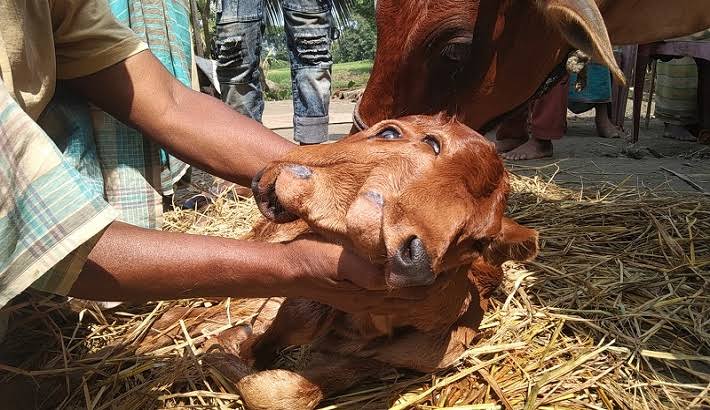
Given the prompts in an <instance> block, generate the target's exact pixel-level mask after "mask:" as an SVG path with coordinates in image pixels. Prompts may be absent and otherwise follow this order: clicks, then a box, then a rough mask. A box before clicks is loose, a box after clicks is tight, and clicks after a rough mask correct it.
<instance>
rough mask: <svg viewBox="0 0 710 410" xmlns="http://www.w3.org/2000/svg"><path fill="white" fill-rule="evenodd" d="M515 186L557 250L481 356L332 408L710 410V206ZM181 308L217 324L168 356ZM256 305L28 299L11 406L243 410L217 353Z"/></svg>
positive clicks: (518, 205) (497, 319) (20, 310)
mask: <svg viewBox="0 0 710 410" xmlns="http://www.w3.org/2000/svg"><path fill="white" fill-rule="evenodd" d="M513 185H514V191H515V193H514V194H513V195H512V197H511V201H510V211H511V215H512V216H513V217H515V218H516V219H517V220H518V221H519V222H521V223H523V224H525V225H527V226H532V227H535V228H536V229H538V230H539V231H540V237H541V247H542V250H541V254H540V256H539V257H538V258H537V259H536V260H535V261H534V262H531V263H529V264H526V265H510V266H508V269H507V280H506V281H505V283H504V285H503V286H502V287H501V288H500V290H499V291H498V293H497V295H496V297H495V299H494V301H493V303H492V308H491V309H490V311H489V312H488V313H487V315H486V317H485V319H484V321H483V324H482V326H481V331H482V332H483V337H482V339H481V340H480V341H479V342H478V344H477V345H475V346H473V347H471V348H470V350H469V351H468V352H467V353H466V354H465V355H464V356H463V357H462V358H461V360H460V362H459V364H458V365H457V366H455V367H453V368H451V369H448V370H445V371H441V372H439V373H436V374H427V375H420V374H413V373H409V372H400V373H398V374H394V373H393V374H392V375H390V376H388V377H386V378H384V379H380V380H370V381H368V382H367V383H365V384H362V385H359V386H357V387H356V388H354V389H352V390H351V391H349V392H347V393H346V394H343V395H341V396H339V397H336V398H332V399H330V400H328V401H327V402H325V403H323V406H324V407H326V408H328V409H340V408H374V409H381V408H388V407H391V408H396V409H405V408H419V409H435V408H449V409H460V410H464V409H494V408H512V409H533V408H541V409H545V408H547V409H551V408H575V409H576V408H579V409H582V408H589V409H612V408H614V409H616V408H618V409H661V408H683V409H690V408H708V407H710V334H708V330H709V329H710V326H708V324H709V323H708V322H710V301H709V299H710V292H708V290H709V284H710V197H707V196H689V195H684V196H677V195H675V196H673V195H670V194H669V195H665V194H659V193H654V192H639V191H638V190H636V189H634V188H625V187H619V186H604V187H597V188H596V189H595V190H594V191H593V192H592V191H588V192H573V191H568V190H564V189H562V188H559V187H558V186H556V185H554V184H552V183H547V180H546V179H545V178H544V177H537V178H523V177H516V178H514V180H513ZM256 217H258V213H257V211H256V210H255V208H254V206H253V204H252V202H251V201H250V200H247V199H237V200H232V199H228V198H227V197H226V196H223V197H220V198H218V199H217V201H216V202H215V203H214V204H213V205H211V206H209V207H208V208H207V209H206V210H203V211H201V212H194V211H175V212H171V213H169V214H168V215H167V216H166V222H167V226H168V227H169V229H171V230H177V231H187V232H195V233H202V234H209V235H224V236H230V237H239V236H240V235H242V234H243V233H244V232H246V231H248V230H249V228H250V226H251V224H252V223H253V221H254V219H255V218H256ZM175 305H180V306H183V307H188V308H195V307H205V306H208V307H209V306H211V309H208V311H212V312H213V313H215V314H214V315H213V314H209V315H202V316H201V317H198V318H194V317H190V318H188V317H187V316H184V318H183V319H180V318H181V317H183V316H180V315H178V316H176V317H174V318H173V319H170V323H169V325H170V326H169V327H170V329H166V330H165V331H166V333H165V335H167V336H164V337H163V338H162V339H161V340H162V343H157V344H153V345H150V346H149V347H146V344H145V340H144V339H146V337H148V338H149V339H150V338H152V339H151V340H156V339H155V338H159V337H160V335H159V334H157V332H156V331H154V330H150V326H151V324H153V323H154V322H155V321H156V320H158V319H159V318H160V316H161V315H162V313H163V312H166V311H167V310H169V309H171V308H173V307H175ZM257 305H259V303H255V302H254V301H251V302H247V301H239V300H227V301H222V302H210V301H203V300H185V301H180V302H171V303H150V304H146V305H140V306H122V307H119V308H117V309H115V310H114V311H103V312H102V311H100V310H98V309H97V308H96V307H94V306H91V305H85V306H80V305H78V304H76V303H74V304H73V305H72V306H71V309H73V310H70V308H69V307H68V306H67V305H66V304H64V303H62V302H61V301H60V300H58V299H56V298H54V299H47V298H44V299H42V298H41V297H38V296H36V295H35V296H34V297H32V298H29V297H26V298H24V299H23V300H21V301H20V303H19V304H17V305H15V306H14V307H13V308H12V309H13V317H12V318H11V321H10V326H11V330H10V337H9V340H8V341H6V342H5V344H4V345H3V346H2V347H1V348H0V352H2V353H1V354H0V356H1V357H0V358H1V359H2V360H1V361H0V363H3V364H2V365H1V366H0V371H1V373H0V386H4V387H0V393H1V394H2V397H3V400H9V401H10V402H12V398H13V397H15V398H18V397H19V400H20V403H23V401H24V403H25V404H27V405H28V407H29V403H30V402H31V401H33V400H34V401H36V402H38V403H42V402H44V403H45V404H47V403H51V402H52V400H56V401H55V402H54V403H60V404H59V405H56V404H52V405H51V406H52V407H57V408H90V409H150V408H241V402H240V399H239V395H238V393H237V392H236V391H235V389H234V387H233V384H231V383H230V382H229V380H227V379H226V378H225V377H224V376H223V375H222V374H220V373H219V372H218V371H217V370H216V369H215V368H213V367H211V366H210V365H209V360H206V355H209V354H210V353H209V352H205V349H204V348H203V347H204V346H203V342H204V341H205V340H207V339H209V338H210V336H212V335H214V334H216V333H218V332H219V331H221V330H223V329H226V328H229V327H232V326H235V325H237V324H239V323H240V321H241V320H243V319H244V318H245V317H246V318H247V320H248V314H249V312H251V311H254V309H255V306H257ZM187 310H189V309H187ZM187 310H184V311H187ZM75 312H79V313H78V314H77V313H75ZM226 312H228V313H229V315H226V314H223V313H226ZM141 340H143V344H142V345H141V344H140V343H139V342H140V341H141ZM139 346H142V347H139ZM160 346H162V347H160ZM138 347H139V348H138ZM137 348H138V350H136V349H137ZM305 353H306V352H305V349H300V350H299V349H290V350H287V351H285V352H284V353H283V362H284V363H285V364H290V365H293V366H298V362H299V361H300V360H301V359H302V358H303V357H304V356H306V354H305ZM23 381H24V382H23ZM37 386H39V392H38V393H37V392H36V391H37ZM2 389H5V391H2ZM8 390H9V391H8ZM67 391H68V393H67ZM23 392H28V393H23ZM29 392H35V393H31V394H30V393H29ZM0 407H3V406H2V405H0Z"/></svg>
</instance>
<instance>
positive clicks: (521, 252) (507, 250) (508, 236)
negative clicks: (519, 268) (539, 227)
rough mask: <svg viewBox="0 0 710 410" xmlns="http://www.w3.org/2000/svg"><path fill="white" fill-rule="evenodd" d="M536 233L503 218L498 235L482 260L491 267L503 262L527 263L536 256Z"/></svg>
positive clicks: (484, 253)
mask: <svg viewBox="0 0 710 410" xmlns="http://www.w3.org/2000/svg"><path fill="white" fill-rule="evenodd" d="M537 250H538V247H537V231H536V230H534V229H530V228H526V227H524V226H521V225H518V223H517V222H515V221H514V220H512V219H510V218H506V217H503V222H502V225H501V230H500V233H499V234H498V235H497V236H496V237H495V239H493V241H492V242H491V243H490V244H489V245H488V247H487V248H486V249H485V250H484V251H483V258H484V259H485V260H486V261H487V262H488V263H490V264H492V265H493V266H500V265H501V264H502V263H503V262H505V261H520V262H522V261H527V260H530V259H532V258H534V257H535V256H537Z"/></svg>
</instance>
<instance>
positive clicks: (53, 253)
mask: <svg viewBox="0 0 710 410" xmlns="http://www.w3.org/2000/svg"><path fill="white" fill-rule="evenodd" d="M115 216H116V215H115V211H114V210H113V209H112V208H111V207H110V205H109V204H108V203H107V202H106V201H105V200H104V199H103V197H102V196H101V194H100V193H98V192H96V190H95V189H94V188H93V187H91V186H89V185H88V184H87V182H86V181H85V180H84V178H83V177H82V176H81V175H80V174H79V173H78V172H77V171H76V169H75V168H74V167H73V166H72V165H70V164H68V163H67V162H66V161H64V159H63V158H62V154H61V153H60V152H59V149H58V148H57V147H56V145H54V143H53V142H52V140H51V139H50V138H49V136H48V135H47V134H46V133H45V132H44V131H43V130H42V129H41V128H40V127H39V125H37V124H36V123H35V122H34V121H33V120H32V119H31V118H30V117H29V116H28V115H27V114H26V113H25V112H24V111H23V110H22V109H21V108H20V107H19V105H18V104H17V103H16V102H15V101H14V100H13V99H12V97H10V94H9V93H8V92H7V90H6V89H5V87H4V85H3V83H2V81H0V307H2V306H3V305H5V304H6V303H7V302H9V301H10V300H11V299H12V298H13V297H15V296H16V295H17V294H19V293H20V292H22V291H24V290H25V289H26V288H27V287H29V286H30V285H32V284H33V283H35V282H36V281H38V279H40V278H42V277H43V276H44V275H45V274H46V273H47V272H49V271H50V270H52V272H53V273H52V275H56V276H53V277H51V278H46V279H45V280H44V281H41V280H40V282H38V286H39V287H42V288H43V289H44V290H48V291H59V292H66V291H68V290H69V289H70V288H71V285H72V284H73V282H74V280H76V278H77V276H78V275H79V272H80V271H81V269H82V268H83V264H84V262H85V261H86V257H87V256H88V254H89V251H90V250H91V247H92V246H93V244H94V243H95V241H96V240H97V239H98V237H99V236H98V235H100V233H101V232H102V231H103V230H104V229H105V228H106V227H107V226H108V225H109V224H110V223H111V222H112V221H113V220H114V218H115ZM82 245H84V246H82ZM60 262H62V263H60Z"/></svg>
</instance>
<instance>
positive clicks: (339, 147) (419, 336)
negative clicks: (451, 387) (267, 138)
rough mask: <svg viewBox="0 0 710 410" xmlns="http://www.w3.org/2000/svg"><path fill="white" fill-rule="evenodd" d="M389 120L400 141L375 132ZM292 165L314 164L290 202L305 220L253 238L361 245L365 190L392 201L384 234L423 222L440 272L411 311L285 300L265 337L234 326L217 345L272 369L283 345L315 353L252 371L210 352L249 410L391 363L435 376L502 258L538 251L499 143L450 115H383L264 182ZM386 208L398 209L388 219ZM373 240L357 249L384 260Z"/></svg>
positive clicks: (270, 227) (291, 402)
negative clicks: (292, 363)
mask: <svg viewBox="0 0 710 410" xmlns="http://www.w3.org/2000/svg"><path fill="white" fill-rule="evenodd" d="M393 126H396V127H398V129H399V130H401V132H402V134H403V139H402V140H401V141H383V140H378V139H377V137H376V136H377V134H378V132H379V131H380V130H382V129H384V128H387V127H393ZM430 134H436V135H437V137H438V138H440V142H441V154H440V155H439V156H435V155H433V153H432V152H431V147H430V146H428V145H427V144H424V143H422V137H423V136H425V135H430ZM292 164H299V165H304V166H307V167H309V169H311V170H312V171H313V176H312V177H311V179H312V181H311V180H309V181H308V184H310V185H308V187H309V188H299V189H301V190H303V189H305V191H304V192H307V194H303V193H302V192H301V191H299V194H303V195H301V196H296V198H298V202H297V203H292V204H290V205H289V206H287V207H288V208H290V209H289V210H290V211H292V212H296V213H298V215H299V216H300V217H301V218H302V219H299V220H298V221H295V222H291V223H286V224H280V225H279V224H275V223H272V222H269V221H266V220H262V221H260V222H259V223H258V224H257V225H256V226H255V227H254V229H253V231H252V233H251V238H252V239H254V240H261V241H275V242H282V241H288V240H291V239H294V238H296V237H298V236H299V235H301V234H304V233H308V232H317V233H319V234H322V235H325V236H328V237H330V238H331V239H334V240H338V241H341V242H355V243H358V242H359V239H358V238H356V237H355V236H357V235H353V234H352V230H351V228H352V226H348V221H347V220H348V213H349V207H348V205H349V204H352V203H353V202H354V201H356V200H357V199H358V197H359V194H358V193H359V192H361V191H362V188H363V187H364V186H366V187H370V188H371V189H378V190H379V191H380V192H382V194H383V196H384V198H385V199H384V201H385V210H384V211H383V212H384V214H385V216H384V217H383V226H382V230H383V231H388V230H393V231H397V230H399V229H400V228H401V226H400V222H398V221H399V219H403V220H406V221H407V222H406V223H405V225H406V226H407V227H416V228H417V229H418V230H417V234H418V235H420V236H421V237H422V239H423V240H424V241H425V243H426V244H427V252H428V253H429V254H430V255H432V256H433V257H432V264H433V267H434V271H435V273H436V274H437V280H436V282H435V283H434V285H432V286H433V290H432V292H430V293H429V295H430V296H428V297H427V299H425V300H422V301H419V302H417V303H416V304H415V305H413V306H412V308H411V309H408V310H407V311H406V313H393V314H370V313H360V314H348V313H345V312H341V311H338V310H336V309H334V308H331V307H329V306H326V305H322V304H320V303H317V302H313V301H307V300H302V299H286V300H285V301H284V303H283V304H282V305H281V308H280V310H279V311H278V314H277V315H276V317H275V319H274V320H273V322H272V323H271V325H270V326H269V327H268V329H267V330H266V331H265V332H263V333H262V334H259V332H255V334H254V336H252V337H251V338H249V339H247V340H246V341H243V340H244V337H243V334H242V333H239V331H237V330H235V331H231V332H225V333H224V334H222V335H220V336H219V338H218V339H217V341H216V342H215V343H216V344H221V345H222V346H223V347H226V350H227V351H230V352H232V353H234V354H238V355H240V356H241V358H242V359H243V360H246V361H248V362H249V363H254V365H255V367H256V368H259V369H268V368H270V367H271V366H272V365H273V363H274V360H275V359H276V357H277V353H278V351H279V350H280V349H282V348H284V347H286V346H289V345H304V344H310V345H311V349H310V350H311V352H313V354H314V356H313V358H312V360H311V361H310V363H309V364H308V365H307V367H306V368H304V369H300V370H298V371H290V370H284V369H272V370H263V371H260V372H254V371H253V370H252V369H251V368H248V367H245V366H243V365H242V364H235V363H232V362H231V361H233V360H234V358H233V357H232V359H224V360H216V361H215V360H212V363H213V364H214V365H215V366H217V367H218V368H220V369H224V370H223V372H224V373H226V375H227V376H229V377H232V378H233V379H234V380H235V382H236V384H237V388H238V389H239V391H240V393H241V395H242V396H243V398H244V400H245V403H247V405H248V407H249V408H253V409H295V408H299V409H300V408H313V407H315V406H316V405H317V404H318V402H319V401H320V400H321V399H323V398H325V397H328V396H329V395H332V394H334V393H336V392H339V391H341V390H343V389H346V388H348V387H350V386H352V385H353V384H355V383H357V382H358V381H360V380H362V379H363V378H366V377H370V376H376V375H380V374H382V373H383V372H387V371H388V370H389V369H392V368H407V369H412V370H416V371H421V372H431V371H434V370H436V369H440V368H444V367H447V366H449V365H451V364H453V363H454V362H455V361H456V359H458V358H459V356H460V355H461V354H462V353H463V352H464V351H465V349H466V348H467V346H468V345H469V344H470V343H472V341H474V338H475V336H476V334H477V332H476V330H477V328H478V326H479V324H480V322H481V319H482V317H483V313H484V311H485V309H486V308H487V305H488V299H489V298H490V295H491V293H492V292H493V290H494V289H495V288H496V287H497V286H498V285H499V283H500V281H501V280H502V276H503V271H502V268H501V264H502V263H503V262H504V261H506V260H510V259H515V260H527V259H529V258H532V257H534V255H535V254H536V252H537V233H536V232H535V231H533V230H531V229H528V228H524V227H521V226H520V225H517V224H516V223H515V222H513V221H512V220H509V219H508V218H505V217H504V216H503V212H504V209H505V202H506V196H507V193H508V180H507V173H506V171H505V169H504V168H503V165H502V163H501V161H500V159H499V158H498V157H497V155H496V154H495V149H494V147H493V146H492V144H490V143H489V142H488V141H486V140H485V139H484V138H483V137H482V136H480V135H479V134H477V133H475V132H473V131H472V130H471V129H469V128H468V127H465V126H463V125H462V124H460V123H458V122H457V121H455V120H449V119H445V118H443V117H434V118H431V117H409V118H404V119H401V120H393V121H385V122H383V123H382V124H378V125H377V126H376V127H373V128H372V129H371V130H369V131H367V132H364V133H360V134H356V135H353V136H350V137H348V138H346V139H344V140H343V141H341V142H338V143H336V144H331V145H322V146H317V147H306V148H301V149H298V150H296V151H294V152H293V153H291V154H289V155H288V156H287V157H286V158H284V159H283V160H282V161H280V162H278V163H275V164H272V165H271V166H270V167H269V168H268V169H267V171H266V172H265V174H264V175H265V176H264V178H266V179H267V181H266V182H265V183H266V184H269V183H276V184H278V180H279V178H280V175H281V174H283V173H284V172H286V171H283V169H284V167H286V166H289V165H292ZM392 167H393V168H392ZM383 175H384V176H386V178H384V179H382V178H380V177H382V176H383ZM333 178H337V181H335V180H333ZM274 181H277V182H274ZM292 185H293V184H290V185H289V186H292ZM344 185H347V186H344ZM373 186H374V187H376V188H372V187H373ZM312 187H315V188H312ZM321 189H327V192H325V191H322V190H321ZM386 189H391V190H393V191H392V192H385V191H384V190H386ZM388 207H390V208H393V209H395V210H396V211H397V210H398V211H399V212H401V215H400V214H398V215H395V216H392V218H389V219H388V217H387V216H386V215H387V213H388V212H389V210H388V209H387V208H388ZM353 212H354V211H353ZM356 232H358V234H367V232H363V231H362V230H356ZM407 234H409V231H407V232H405V233H404V234H403V235H405V236H406V235H407ZM395 236H396V235H395ZM400 239H401V237H398V238H397V240H395V241H394V242H392V243H394V244H398V243H399V242H397V241H399V240H400ZM368 243H369V242H368ZM369 244H370V245H372V244H373V243H369ZM375 245H376V246H375V247H372V248H368V247H367V246H365V247H363V246H361V247H359V248H358V249H359V252H360V253H361V254H362V255H363V256H366V257H370V258H371V259H373V260H374V261H375V262H378V263H381V264H383V265H385V266H386V265H387V260H388V255H389V254H390V253H391V252H392V249H391V248H392V246H390V245H391V244H390V243H388V242H387V241H382V242H379V243H376V244H375ZM237 345H238V347H237ZM230 360H231V361H230Z"/></svg>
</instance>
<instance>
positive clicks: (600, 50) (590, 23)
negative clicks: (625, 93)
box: [538, 0, 626, 84]
mask: <svg viewBox="0 0 710 410" xmlns="http://www.w3.org/2000/svg"><path fill="white" fill-rule="evenodd" d="M538 5H539V6H540V7H541V8H542V11H543V13H544V14H545V16H546V17H547V19H548V20H549V21H551V22H552V23H553V24H554V25H555V26H556V27H557V28H558V29H559V30H560V32H561V33H562V35H563V36H564V38H565V39H566V40H567V41H568V42H569V43H570V44H571V45H572V46H573V47H575V48H578V49H580V50H582V51H584V52H585V53H587V54H589V55H591V56H592V57H593V59H594V60H595V61H597V62H600V63H602V64H604V65H606V66H607V67H609V69H610V70H611V73H612V75H613V76H614V78H615V79H616V80H617V81H618V82H619V83H621V84H625V83H626V80H625V78H624V74H623V72H622V71H621V69H620V68H619V65H618V64H617V63H616V58H614V51H613V50H612V48H611V41H610V40H609V33H607V30H606V25H605V24H604V18H603V17H602V15H601V12H600V11H599V8H598V7H597V5H596V3H595V2H594V1H593V0H538Z"/></svg>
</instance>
